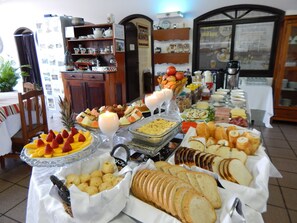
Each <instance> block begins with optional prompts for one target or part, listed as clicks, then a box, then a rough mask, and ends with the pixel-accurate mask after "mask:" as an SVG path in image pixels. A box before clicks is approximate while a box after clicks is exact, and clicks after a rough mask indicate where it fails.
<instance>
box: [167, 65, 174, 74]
mask: <svg viewBox="0 0 297 223" xmlns="http://www.w3.org/2000/svg"><path fill="white" fill-rule="evenodd" d="M175 73H176V68H175V67H174V66H169V67H167V69H166V74H167V75H168V76H173V75H175Z"/></svg>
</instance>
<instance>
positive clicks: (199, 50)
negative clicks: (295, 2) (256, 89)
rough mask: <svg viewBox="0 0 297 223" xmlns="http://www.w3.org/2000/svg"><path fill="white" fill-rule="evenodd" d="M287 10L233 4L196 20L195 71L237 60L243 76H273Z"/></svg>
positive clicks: (217, 68)
mask: <svg viewBox="0 0 297 223" xmlns="http://www.w3.org/2000/svg"><path fill="white" fill-rule="evenodd" d="M283 16H284V11H282V10H279V9H275V8H271V7H268V6H259V5H234V6H228V7H224V8H220V9H216V10H214V11H211V12H208V13H206V14H204V15H202V16H199V17H197V18H196V19H195V20H194V30H193V32H194V33H193V68H192V70H193V71H195V70H219V69H225V68H226V64H227V62H228V61H229V60H238V61H239V62H240V65H241V72H240V75H241V76H254V77H272V76H273V69H274V61H275V52H276V47H277V39H278V30H279V27H280V22H281V20H282V18H283Z"/></svg>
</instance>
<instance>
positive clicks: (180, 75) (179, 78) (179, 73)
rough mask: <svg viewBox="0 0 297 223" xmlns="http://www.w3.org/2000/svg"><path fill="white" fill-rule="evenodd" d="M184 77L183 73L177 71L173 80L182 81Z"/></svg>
mask: <svg viewBox="0 0 297 223" xmlns="http://www.w3.org/2000/svg"><path fill="white" fill-rule="evenodd" d="M184 77H185V74H184V72H181V71H178V72H176V74H175V78H176V80H178V81H180V80H182V79H183V78H184Z"/></svg>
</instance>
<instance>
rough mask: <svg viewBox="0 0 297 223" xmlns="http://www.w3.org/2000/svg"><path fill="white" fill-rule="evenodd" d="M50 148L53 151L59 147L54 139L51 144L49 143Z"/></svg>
mask: <svg viewBox="0 0 297 223" xmlns="http://www.w3.org/2000/svg"><path fill="white" fill-rule="evenodd" d="M51 147H52V148H53V149H55V148H58V147H59V143H58V142H57V140H56V139H53V141H52V143H51Z"/></svg>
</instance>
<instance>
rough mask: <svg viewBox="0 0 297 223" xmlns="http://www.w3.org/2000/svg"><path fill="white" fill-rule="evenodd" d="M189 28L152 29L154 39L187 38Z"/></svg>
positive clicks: (188, 36)
mask: <svg viewBox="0 0 297 223" xmlns="http://www.w3.org/2000/svg"><path fill="white" fill-rule="evenodd" d="M189 38H190V28H179V29H158V30H154V40H159V41H167V40H189Z"/></svg>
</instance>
